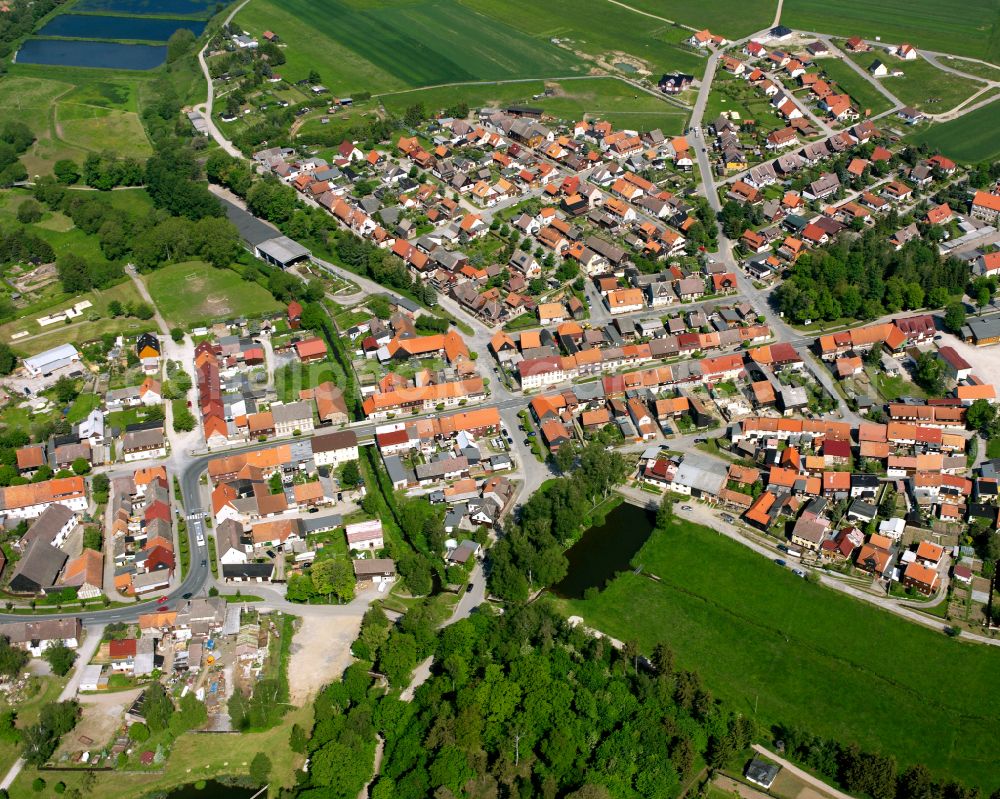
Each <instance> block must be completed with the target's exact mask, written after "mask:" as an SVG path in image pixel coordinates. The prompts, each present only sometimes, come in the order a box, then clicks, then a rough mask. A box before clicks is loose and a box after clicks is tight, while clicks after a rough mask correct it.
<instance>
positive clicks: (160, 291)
mask: <svg viewBox="0 0 1000 799" xmlns="http://www.w3.org/2000/svg"><path fill="white" fill-rule="evenodd" d="M144 279H145V281H146V285H147V286H148V287H149V293H150V294H151V295H152V297H153V300H154V301H155V302H156V305H157V307H158V308H159V309H160V313H162V314H163V318H164V319H165V320H166V321H167V324H169V325H170V326H171V327H173V326H175V325H176V326H178V327H182V328H184V329H189V328H191V327H195V326H197V325H198V324H203V323H210V322H214V321H216V320H221V319H232V318H234V317H237V316H249V317H254V316H261V315H263V314H268V313H272V312H273V311H276V310H278V309H279V308H280V307H281V306H280V305H279V304H278V303H277V301H276V300H275V299H274V297H272V296H271V294H270V292H268V291H267V290H266V289H264V288H263V287H261V286H260V285H258V284H257V283H251V282H247V281H245V280H243V278H242V277H240V275H239V274H237V273H236V272H234V271H233V270H231V269H216V268H215V267H213V266H210V265H209V264H207V263H205V262H204V261H186V262H184V263H180V264H171V265H170V266H165V267H163V268H162V269H157V270H156V271H155V272H151V273H149V274H148V275H146V276H145V277H144Z"/></svg>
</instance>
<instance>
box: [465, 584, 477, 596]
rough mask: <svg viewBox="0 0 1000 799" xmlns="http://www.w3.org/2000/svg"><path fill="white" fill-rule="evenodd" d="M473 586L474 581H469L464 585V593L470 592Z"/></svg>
mask: <svg viewBox="0 0 1000 799" xmlns="http://www.w3.org/2000/svg"><path fill="white" fill-rule="evenodd" d="M475 586H476V584H475V583H469V584H468V585H467V586H465V593H467V594H471V593H472V589H473V588H475Z"/></svg>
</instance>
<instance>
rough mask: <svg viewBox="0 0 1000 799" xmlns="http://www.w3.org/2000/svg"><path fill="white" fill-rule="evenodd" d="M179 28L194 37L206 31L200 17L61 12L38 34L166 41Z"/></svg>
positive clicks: (81, 37) (82, 37) (75, 37)
mask: <svg viewBox="0 0 1000 799" xmlns="http://www.w3.org/2000/svg"><path fill="white" fill-rule="evenodd" d="M178 28H187V29H189V30H190V31H191V32H192V33H193V34H194V35H195V36H200V35H201V32H202V31H203V30H205V23H204V22H202V21H200V20H180V19H156V18H153V17H149V18H147V19H142V18H140V17H108V16H96V15H93V14H60V15H59V16H58V17H53V18H52V19H51V20H50V21H49V22H48V24H47V25H45V27H43V28H42V29H41V30H40V31H38V35H39V36H69V37H72V38H74V39H132V40H139V41H144V42H165V41H166V40H167V39H169V38H170V37H171V35H173V33H174V31H176V30H177V29H178Z"/></svg>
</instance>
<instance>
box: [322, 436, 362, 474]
mask: <svg viewBox="0 0 1000 799" xmlns="http://www.w3.org/2000/svg"><path fill="white" fill-rule="evenodd" d="M312 450H313V460H314V461H315V462H316V465H317V466H333V467H335V468H336V467H338V466H340V465H341V464H344V463H347V461H356V460H357V459H358V436H357V433H355V432H354V431H353V430H339V431H337V432H334V433H325V434H323V435H318V436H313V439H312Z"/></svg>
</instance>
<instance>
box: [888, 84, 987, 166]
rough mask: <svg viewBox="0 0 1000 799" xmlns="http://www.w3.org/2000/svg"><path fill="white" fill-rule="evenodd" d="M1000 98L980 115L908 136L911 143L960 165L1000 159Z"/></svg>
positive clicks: (942, 124)
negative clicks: (927, 148)
mask: <svg viewBox="0 0 1000 799" xmlns="http://www.w3.org/2000/svg"><path fill="white" fill-rule="evenodd" d="M998 128H1000V98H998V99H997V100H994V101H993V102H992V103H990V104H989V105H987V106H983V107H982V108H980V109H977V110H976V111H970V112H969V113H968V114H966V115H964V116H961V117H959V118H958V119H953V120H951V121H950V122H942V123H941V124H938V125H931V126H930V127H928V128H922V129H921V130H918V131H915V132H914V133H911V134H910V135H909V136H907V137H906V138H907V140H908V141H912V142H915V143H918V144H919V143H924V144H927V145H928V146H930V147H932V148H934V149H936V150H940V151H941V152H942V153H944V154H945V155H947V156H948V157H949V158H953V159H955V160H956V161H965V162H972V163H976V162H979V161H994V160H996V159H997V158H1000V137H998V136H997V133H996V132H997V129H998Z"/></svg>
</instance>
